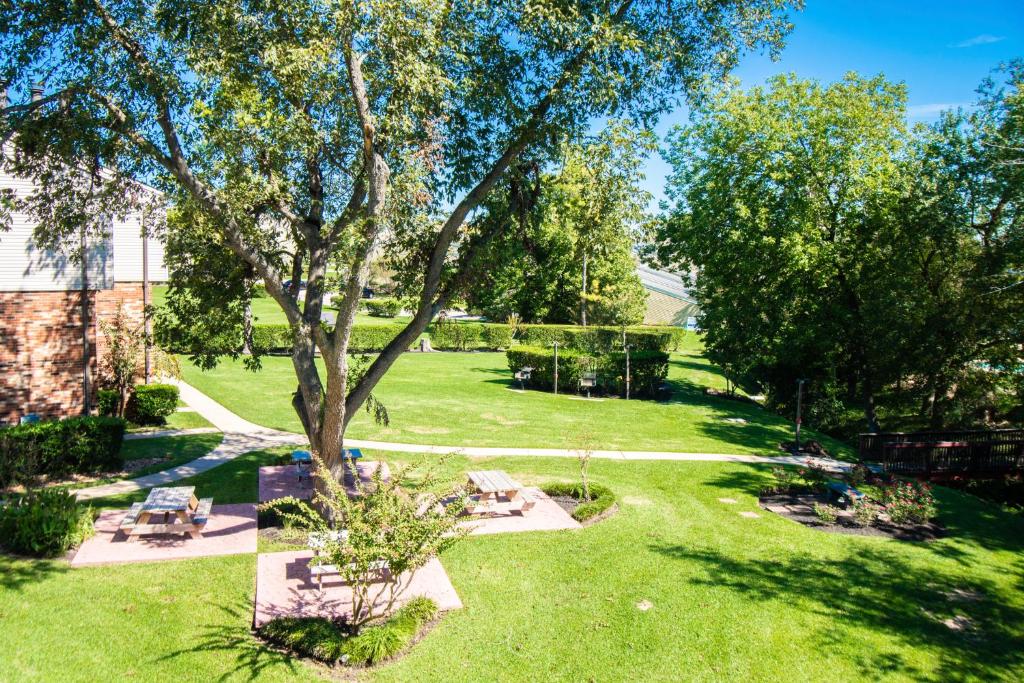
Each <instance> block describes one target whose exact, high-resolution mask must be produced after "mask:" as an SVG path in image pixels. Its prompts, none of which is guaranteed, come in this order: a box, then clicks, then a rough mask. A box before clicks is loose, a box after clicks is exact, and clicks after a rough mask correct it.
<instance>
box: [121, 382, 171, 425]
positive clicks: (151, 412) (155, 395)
mask: <svg viewBox="0 0 1024 683" xmlns="http://www.w3.org/2000/svg"><path fill="white" fill-rule="evenodd" d="M178 393H179V392H178V387H176V386H174V385H173V384H140V385H139V386H137V387H135V391H134V392H132V397H131V398H130V399H129V400H128V417H129V419H131V421H132V422H135V423H136V424H142V425H160V424H164V423H165V422H167V417H168V416H169V415H171V414H172V413H173V412H174V411H175V410H177V408H178Z"/></svg>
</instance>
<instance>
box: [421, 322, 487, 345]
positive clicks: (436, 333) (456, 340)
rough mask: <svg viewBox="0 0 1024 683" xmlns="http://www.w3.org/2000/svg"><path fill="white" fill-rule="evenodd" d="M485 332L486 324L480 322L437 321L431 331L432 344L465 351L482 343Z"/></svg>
mask: <svg viewBox="0 0 1024 683" xmlns="http://www.w3.org/2000/svg"><path fill="white" fill-rule="evenodd" d="M483 332H484V326H483V325H481V324H480V323H459V322H451V321H448V322H443V323H437V324H436V325H434V327H433V329H432V330H431V331H430V345H431V346H433V347H434V348H435V349H444V350H447V351H465V350H466V349H468V348H470V347H473V346H478V345H479V344H480V340H481V339H482V338H483Z"/></svg>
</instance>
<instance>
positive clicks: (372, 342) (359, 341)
mask: <svg viewBox="0 0 1024 683" xmlns="http://www.w3.org/2000/svg"><path fill="white" fill-rule="evenodd" d="M403 329H405V326H404V325H353V326H352V333H351V335H350V336H349V340H348V350H349V352H351V353H375V352H377V351H383V350H384V347H385V346H387V345H388V344H390V343H391V342H392V341H393V340H394V338H395V337H397V336H398V333H399V332H401V331H402V330H403Z"/></svg>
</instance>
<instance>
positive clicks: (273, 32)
mask: <svg viewBox="0 0 1024 683" xmlns="http://www.w3.org/2000/svg"><path fill="white" fill-rule="evenodd" d="M793 4H799V3H790V2H786V1H785V0H710V1H704V0H702V1H700V2H697V1H694V0H688V1H682V2H664V1H660V0H659V1H655V0H646V1H641V0H617V1H614V2H608V1H607V0H594V1H587V2H562V1H559V0H521V1H515V2H493V3H487V2H479V1H478V0H456V1H454V2H442V1H440V0H362V1H360V0H347V1H346V0H221V1H218V2H210V1H209V0H74V1H73V2H67V0H22V1H20V2H17V3H3V4H0V28H2V31H0V47H2V51H0V85H3V86H4V87H7V88H9V90H10V91H11V94H12V95H18V94H21V95H23V96H24V95H25V94H26V93H27V92H28V90H29V88H30V86H31V84H34V83H35V82H36V81H39V80H45V81H46V87H47V92H46V94H45V96H44V97H42V98H40V99H39V100H37V101H35V102H31V103H26V104H20V105H17V106H11V107H8V108H7V109H6V110H5V111H4V117H3V119H4V123H3V126H4V130H3V137H4V139H9V138H10V137H11V136H12V135H16V136H17V140H18V147H19V154H18V155H17V158H16V159H15V160H14V166H16V168H15V169H14V170H16V171H17V172H19V173H23V174H28V175H33V176H37V177H39V176H41V175H43V174H45V173H46V172H47V169H48V168H53V167H54V166H55V165H61V164H63V165H64V166H65V167H68V166H72V167H78V166H79V165H80V164H81V162H82V160H83V159H85V160H88V161H89V162H90V165H91V167H93V168H100V167H102V168H104V169H106V171H107V173H108V175H107V176H106V179H105V182H104V183H103V184H102V191H103V192H104V193H105V194H104V196H105V197H107V198H108V199H109V200H110V201H111V202H112V203H114V202H116V199H117V198H118V197H119V196H120V195H121V193H122V192H123V189H124V188H125V187H129V186H130V183H129V182H128V181H130V180H131V179H139V178H144V179H149V180H151V181H152V182H154V183H156V184H158V185H159V186H160V187H161V188H162V189H164V190H165V191H166V192H168V193H169V194H170V195H171V197H172V198H173V199H174V200H175V201H176V202H177V203H179V205H181V206H182V207H183V208H185V209H186V210H188V211H195V212H197V213H199V214H201V215H202V216H203V218H204V222H205V225H207V226H209V229H210V231H209V232H208V233H206V234H204V235H202V239H199V240H196V241H195V243H196V244H201V243H206V244H208V245H216V247H218V248H221V249H224V250H225V251H226V252H229V253H230V256H231V259H226V261H227V265H228V266H230V267H231V268H232V269H233V270H234V271H235V272H237V275H234V276H231V278H250V277H251V278H253V279H256V280H259V281H262V284H263V286H264V287H265V288H266V291H267V294H268V295H269V296H270V297H272V298H273V299H274V300H275V301H276V302H277V304H278V305H279V306H280V307H281V309H282V310H283V311H284V313H285V315H286V316H287V319H288V321H289V323H290V325H291V327H292V329H293V333H294V344H293V347H292V354H291V355H292V362H293V366H294V369H295V374H296V378H297V380H298V391H297V392H296V400H295V402H294V403H295V406H296V410H297V412H298V414H299V417H300V418H301V420H302V423H303V426H304V428H305V430H306V433H307V434H308V436H309V438H310V442H311V444H312V447H313V449H314V450H316V451H317V452H319V453H321V454H322V455H323V457H324V458H325V459H326V460H327V462H328V463H329V464H330V465H331V466H332V468H333V469H336V468H337V467H338V466H339V457H340V455H339V454H340V450H341V443H342V439H343V435H344V432H345V427H346V425H347V424H348V422H349V420H350V419H351V418H352V416H353V415H354V414H355V412H356V410H357V409H358V408H359V407H360V406H362V405H363V404H364V402H365V401H366V400H367V398H368V396H369V395H370V392H371V391H372V389H373V387H374V386H375V385H376V383H377V382H378V381H379V380H380V378H381V377H382V376H383V375H384V373H385V372H386V371H387V370H388V368H390V366H391V365H392V364H393V363H394V361H395V360H396V358H397V357H398V356H399V355H400V354H401V353H402V352H403V351H404V350H405V349H407V348H408V347H409V345H410V344H411V343H412V342H414V341H415V340H416V338H417V337H418V336H419V334H420V333H421V332H422V331H423V330H424V329H425V327H426V326H427V324H428V323H429V322H430V320H431V319H432V318H433V316H434V315H436V314H437V312H438V311H440V310H442V309H443V308H444V307H445V304H446V303H447V302H448V300H449V299H450V297H451V296H452V294H453V293H454V292H456V291H458V290H459V289H460V287H461V286H462V285H463V278H464V275H465V273H466V267H467V264H468V263H470V262H471V261H472V259H473V257H474V255H475V253H474V249H468V248H461V249H460V248H459V245H460V244H461V243H463V242H464V241H465V238H466V219H467V217H469V215H470V214H471V212H473V211H474V210H475V209H476V208H477V207H478V206H479V205H480V203H481V202H482V201H484V200H485V199H486V198H487V196H488V194H489V193H490V191H491V190H492V189H493V188H494V187H495V185H496V184H497V183H498V182H499V181H500V180H501V178H502V177H503V176H504V175H505V173H506V171H507V170H508V169H509V167H510V166H512V165H513V164H515V163H516V162H517V161H518V160H519V159H520V158H522V157H523V156H524V154H527V153H528V154H529V155H530V157H531V158H536V159H541V160H546V159H549V158H551V157H552V155H553V154H555V153H556V152H557V150H559V149H561V145H562V144H563V143H564V142H566V141H572V140H578V139H579V138H580V136H581V135H583V134H584V133H585V131H586V130H587V129H588V127H589V124H590V122H591V121H592V120H593V119H594V118H595V117H608V116H628V117H630V118H632V119H633V120H635V121H637V122H638V123H639V124H640V125H642V126H645V127H646V126H650V125H652V124H653V122H654V121H655V120H656V119H657V117H658V116H659V115H660V114H662V113H663V112H665V111H668V110H669V109H670V108H671V107H672V106H673V105H674V104H675V103H676V102H677V101H678V98H679V97H680V96H683V95H687V94H690V93H692V92H694V91H695V90H696V87H697V85H698V84H699V83H701V82H702V81H703V80H704V79H705V78H709V77H710V78H711V79H717V78H719V77H721V76H722V75H723V73H725V72H726V71H728V70H729V69H730V68H731V67H732V66H733V65H734V64H735V63H736V60H737V58H738V56H739V55H740V54H741V52H742V51H743V50H745V49H747V48H762V47H767V48H769V49H772V50H774V49H777V48H778V47H779V46H780V44H781V40H782V38H783V36H784V35H785V33H786V32H787V31H788V30H789V28H790V25H789V23H788V21H787V18H786V16H785V10H786V9H787V7H788V6H790V5H793ZM96 191H97V192H99V191H100V190H96ZM39 204H40V205H45V206H48V207H50V209H51V211H52V212H54V213H57V214H61V213H62V211H64V210H68V211H71V213H72V214H74V215H80V211H79V210H77V209H75V210H74V211H72V209H74V206H70V205H69V202H68V201H67V200H66V198H65V197H62V196H61V195H60V194H59V193H56V192H51V191H50V188H49V187H47V186H46V185H45V184H44V185H43V190H42V192H41V193H40V195H39ZM113 209H114V207H108V210H113ZM69 215H71V214H69ZM72 223H73V221H68V220H64V221H61V222H58V223H55V224H47V223H41V226H40V237H41V238H44V237H48V238H50V240H51V241H52V242H54V243H56V242H59V241H61V240H62V239H65V238H67V237H68V236H69V235H71V234H74V233H73V232H72V231H71V228H72V227H73V226H72V225H71V224H72ZM492 227H493V229H494V230H496V231H500V230H502V229H504V228H505V226H504V225H494V226H492ZM410 231H416V232H418V236H417V240H416V243H417V244H418V245H419V246H420V249H419V250H417V251H416V252H415V253H414V258H412V259H410V261H409V266H410V267H416V268H417V269H418V271H419V272H420V273H421V276H420V279H419V282H418V287H417V290H416V295H417V305H416V309H415V311H414V314H413V317H412V320H411V321H410V322H409V324H408V325H407V326H406V328H405V329H404V330H403V331H402V332H401V333H400V334H399V335H398V336H397V337H396V339H395V340H394V342H392V343H391V344H390V345H389V346H388V347H387V348H386V349H385V350H384V351H383V352H382V353H380V354H379V355H378V356H377V357H376V358H375V359H374V361H373V362H372V364H371V365H370V366H369V367H368V368H366V369H365V371H363V372H360V373H356V374H357V375H358V376H357V377H352V378H350V373H349V360H348V355H347V350H348V343H349V336H350V333H351V330H352V325H353V322H354V320H355V315H356V311H357V307H358V304H359V297H360V293H361V291H362V288H363V285H364V283H365V280H366V277H367V272H368V269H369V266H370V263H371V261H372V260H373V258H374V255H375V254H376V253H377V252H378V250H379V247H380V245H381V243H382V242H385V241H387V240H390V239H396V240H399V239H402V238H403V237H406V236H408V234H409V233H410ZM285 241H287V242H290V243H292V244H293V245H295V247H294V249H289V250H287V252H285V251H282V249H281V248H280V246H281V244H282V243H283V242H285ZM484 241H485V240H484ZM231 261H233V263H232V262H231ZM211 262H212V261H211ZM239 266H241V267H239ZM328 271H334V272H337V273H338V274H339V275H338V278H339V283H340V289H341V296H339V297H336V298H335V301H336V302H337V304H338V308H339V313H338V316H337V323H336V325H335V327H334V328H333V329H327V328H325V327H323V326H322V325H321V322H320V320H321V312H322V309H323V297H324V292H325V287H326V285H327V274H328ZM303 273H305V274H306V279H307V281H308V288H307V289H306V290H305V295H304V300H302V301H301V302H300V301H298V300H297V298H296V295H297V292H296V290H295V288H294V287H293V288H286V287H285V286H284V282H285V281H286V280H288V279H292V280H293V281H295V280H297V279H299V278H300V277H301V275H302V274H303ZM217 277H218V278H219V279H220V280H221V281H227V280H228V279H231V278H228V277H227V276H226V271H220V272H218V274H217ZM232 282H233V286H232V287H229V288H226V289H224V290H222V291H215V292H211V291H202V290H200V291H197V290H191V291H189V292H187V296H190V297H192V299H193V305H192V306H191V307H182V308H181V309H180V310H181V311H186V310H191V311H194V313H195V314H196V318H195V320H193V321H191V322H193V324H196V325H201V324H203V321H204V318H209V317H213V316H216V315H217V313H218V311H219V310H221V308H222V307H223V306H224V304H225V303H226V301H225V299H226V297H227V296H229V295H230V296H234V297H245V296H246V295H247V287H245V286H242V285H240V284H238V283H237V282H235V281H234V280H232ZM182 289H183V288H182ZM176 295H178V291H177V290H176V288H175V287H173V286H172V294H171V296H172V297H173V296H176ZM237 310H244V306H243V307H240V308H238V309H237ZM318 353H319V354H320V355H321V356H322V358H323V367H324V374H323V375H322V374H321V372H320V371H319V370H318V368H317V365H316V363H315V362H314V359H315V356H316V355H317V354H318ZM350 380H352V381H351V382H350Z"/></svg>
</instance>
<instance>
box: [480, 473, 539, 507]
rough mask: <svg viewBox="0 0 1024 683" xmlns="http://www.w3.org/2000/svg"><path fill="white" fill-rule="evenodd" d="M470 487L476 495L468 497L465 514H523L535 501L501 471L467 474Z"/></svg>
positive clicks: (520, 485)
mask: <svg viewBox="0 0 1024 683" xmlns="http://www.w3.org/2000/svg"><path fill="white" fill-rule="evenodd" d="M467 476H468V477H469V483H470V485H471V486H472V487H473V488H474V489H475V490H476V493H475V494H473V495H471V496H470V497H469V504H468V505H466V513H467V514H470V515H481V514H488V513H496V512H519V513H524V512H527V511H528V510H530V509H531V508H533V506H534V505H535V504H536V501H535V500H534V499H533V496H531V495H529V494H528V493H527V492H526V490H525V488H524V487H523V485H522V484H520V483H519V482H517V481H516V480H515V479H512V478H511V477H509V476H508V474H506V473H505V472H504V471H502V470H481V471H476V472H469V473H468V474H467Z"/></svg>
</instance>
